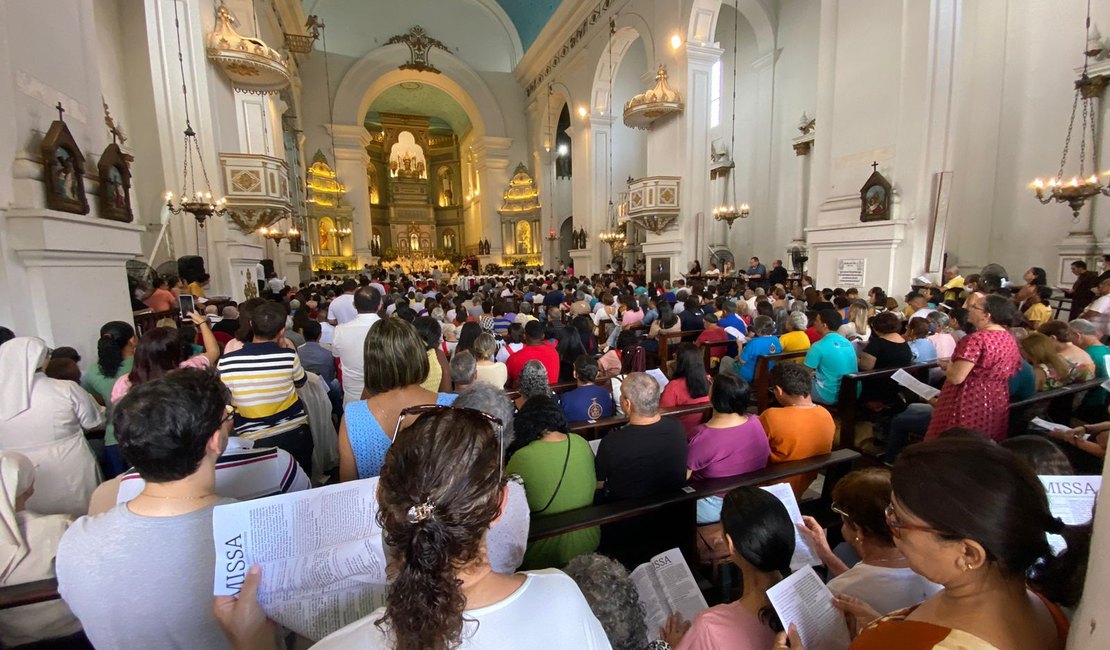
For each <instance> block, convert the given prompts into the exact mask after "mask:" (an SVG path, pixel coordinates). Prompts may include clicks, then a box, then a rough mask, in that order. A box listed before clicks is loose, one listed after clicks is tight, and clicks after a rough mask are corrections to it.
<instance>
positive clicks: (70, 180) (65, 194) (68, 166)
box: [41, 104, 89, 214]
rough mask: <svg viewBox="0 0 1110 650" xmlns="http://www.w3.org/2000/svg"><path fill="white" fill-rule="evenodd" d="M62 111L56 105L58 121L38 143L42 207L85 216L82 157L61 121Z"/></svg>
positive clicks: (86, 210)
mask: <svg viewBox="0 0 1110 650" xmlns="http://www.w3.org/2000/svg"><path fill="white" fill-rule="evenodd" d="M62 113H63V109H62V108H61V104H59V105H58V119H56V120H54V121H53V122H52V123H51V124H50V128H49V129H47V131H46V135H45V136H44V137H43V139H42V145H41V151H42V165H43V170H44V172H45V173H44V175H43V178H44V180H45V185H46V207H48V208H50V209H51V210H60V211H62V212H73V213H75V214H88V213H89V200H88V198H87V197H86V196H85V156H84V155H82V153H81V149H80V148H78V146H77V141H76V140H74V139H73V134H72V133H70V132H69V127H68V126H66V123H65V122H64V121H63V120H62Z"/></svg>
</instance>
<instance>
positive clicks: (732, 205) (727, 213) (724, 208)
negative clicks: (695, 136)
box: [713, 9, 751, 230]
mask: <svg viewBox="0 0 1110 650" xmlns="http://www.w3.org/2000/svg"><path fill="white" fill-rule="evenodd" d="M739 32H740V11H739V9H737V11H736V20H735V21H734V22H733V25H732V138H731V140H730V142H731V144H730V145H729V149H728V157H729V162H728V166H727V167H726V168H725V191H724V192H723V194H722V197H721V198H722V203H721V205H718V206H717V207H715V208H713V218H714V219H715V220H717V221H724V222H725V223H727V224H728V228H729V230H732V222H733V221H736V220H737V219H747V218H748V215H750V214H751V208H749V207H748V204H747V203H741V204H740V207H739V209H737V207H736V174H735V172H736V67H737V63H736V62H737V53H738V52H739V51H740V41H739ZM730 188H731V189H732V196H731V197H729V189H730ZM729 198H731V199H732V200H731V201H730V200H729Z"/></svg>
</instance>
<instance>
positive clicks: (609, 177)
mask: <svg viewBox="0 0 1110 650" xmlns="http://www.w3.org/2000/svg"><path fill="white" fill-rule="evenodd" d="M616 35H617V21H616V20H614V19H613V18H610V19H609V171H608V172H607V174H606V181H607V183H608V184H609V218H608V219H607V221H608V222H609V227H610V228H612V229H613V230H616V229H617V217H616V215H615V214H613V90H614V88H613V38H614V37H615V36H616Z"/></svg>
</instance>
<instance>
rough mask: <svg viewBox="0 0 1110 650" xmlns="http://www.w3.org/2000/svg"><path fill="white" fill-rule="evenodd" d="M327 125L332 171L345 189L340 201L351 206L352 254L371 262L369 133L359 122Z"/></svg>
mask: <svg viewBox="0 0 1110 650" xmlns="http://www.w3.org/2000/svg"><path fill="white" fill-rule="evenodd" d="M327 128H328V129H329V131H330V132H331V133H333V134H334V137H335V158H336V159H335V160H334V161H333V163H334V164H335V173H336V175H337V176H338V177H339V182H340V183H341V184H342V185H343V186H344V187H345V188H347V193H346V194H344V195H343V202H344V203H346V204H347V205H349V206H351V208H353V209H354V212H353V213H352V215H351V230H352V231H353V233H352V235H351V237H352V238H353V239H354V254H355V255H356V256H357V257H358V265H359V267H360V268H361V267H362V265H363V264H367V263H369V262H370V233H371V232H372V230H371V229H370V228H371V225H372V224H371V216H370V182H369V180H368V179H367V178H366V165H368V164H369V163H370V154H369V153H367V152H366V147H367V146H368V145H369V144H370V141H371V138H370V134H369V133H368V132H367V131H366V127H364V126H362V125H350V124H330V125H327Z"/></svg>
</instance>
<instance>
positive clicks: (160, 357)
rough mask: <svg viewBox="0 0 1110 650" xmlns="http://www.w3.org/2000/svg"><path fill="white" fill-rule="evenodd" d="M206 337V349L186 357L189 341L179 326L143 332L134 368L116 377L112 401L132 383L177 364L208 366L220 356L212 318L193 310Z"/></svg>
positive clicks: (121, 394) (183, 365) (140, 382)
mask: <svg viewBox="0 0 1110 650" xmlns="http://www.w3.org/2000/svg"><path fill="white" fill-rule="evenodd" d="M189 318H191V319H192V321H193V323H194V324H195V325H196V327H197V330H198V331H199V332H200V337H201V340H203V341H204V352H203V353H201V354H195V355H193V356H191V357H189V358H187V359H186V358H185V355H186V354H188V347H189V344H188V343H182V341H181V339H180V338H179V336H178V334H177V330H175V329H169V328H167V327H155V328H154V329H152V330H149V331H147V332H146V333H145V334H143V336H142V338H140V339H139V343H138V345H136V346H135V361H134V364H133V365H132V367H131V372H130V373H128V374H126V375H123V376H122V377H120V378H119V379H117V380H116V384H115V386H112V403H113V404H114V403H116V402H118V401H120V400H121V399H123V396H124V395H126V394H127V392H128V391H130V390H131V387H132V386H138V385H139V384H143V383H146V382H148V381H152V380H155V379H158V378H160V377H161V376H162V375H165V374H166V373H167V372H169V371H171V370H175V369H177V368H208V367H210V366H211V365H212V364H213V363H215V362H216V359H218V358H219V357H220V344H219V343H218V342H217V341H216V337H215V336H214V335H213V334H212V328H210V327H209V326H208V321H207V320H206V319H205V318H204V316H201V315H200V314H198V313H196V312H192V313H190V314H189Z"/></svg>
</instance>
